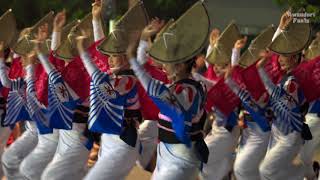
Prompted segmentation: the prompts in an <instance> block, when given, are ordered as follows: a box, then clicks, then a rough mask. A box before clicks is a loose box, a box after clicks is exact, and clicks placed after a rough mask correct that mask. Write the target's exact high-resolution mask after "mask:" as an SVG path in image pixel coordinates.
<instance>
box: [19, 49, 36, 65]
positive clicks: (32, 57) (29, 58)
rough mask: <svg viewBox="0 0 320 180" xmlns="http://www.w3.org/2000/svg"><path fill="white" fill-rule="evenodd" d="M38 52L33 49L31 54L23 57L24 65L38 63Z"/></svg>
mask: <svg viewBox="0 0 320 180" xmlns="http://www.w3.org/2000/svg"><path fill="white" fill-rule="evenodd" d="M37 63H38V60H37V53H36V52H35V51H31V52H30V53H29V54H27V55H26V56H24V57H22V66H23V67H27V66H28V65H31V64H37Z"/></svg>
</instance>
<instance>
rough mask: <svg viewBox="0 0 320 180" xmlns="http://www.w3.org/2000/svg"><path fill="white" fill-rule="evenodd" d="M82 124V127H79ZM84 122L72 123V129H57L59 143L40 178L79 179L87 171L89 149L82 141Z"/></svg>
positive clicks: (56, 179) (83, 139)
mask: <svg viewBox="0 0 320 180" xmlns="http://www.w3.org/2000/svg"><path fill="white" fill-rule="evenodd" d="M81 126H82V127H81ZM85 127H86V124H74V125H73V130H59V143H58V147H57V151H56V153H55V155H54V157H53V160H52V161H51V162H50V163H49V164H48V166H47V167H46V169H45V170H44V171H43V174H42V176H41V179H42V180H65V179H72V180H80V179H82V178H83V177H84V176H85V174H86V173H87V161H88V156H89V150H88V149H87V148H86V147H85V146H84V144H83V143H82V142H83V141H85V140H86V139H87V138H86V137H84V136H83V131H84V130H85Z"/></svg>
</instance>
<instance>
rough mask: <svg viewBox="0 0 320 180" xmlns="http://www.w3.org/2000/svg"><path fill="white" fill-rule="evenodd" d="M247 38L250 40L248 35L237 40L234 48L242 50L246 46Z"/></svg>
mask: <svg viewBox="0 0 320 180" xmlns="http://www.w3.org/2000/svg"><path fill="white" fill-rule="evenodd" d="M247 40H248V37H247V36H245V37H243V38H242V39H239V40H237V41H236V43H235V44H234V48H236V49H240V50H241V49H242V48H244V46H246V43H247Z"/></svg>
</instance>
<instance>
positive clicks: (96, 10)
mask: <svg viewBox="0 0 320 180" xmlns="http://www.w3.org/2000/svg"><path fill="white" fill-rule="evenodd" d="M101 9H102V5H101V0H95V2H94V3H92V17H93V19H94V20H100V18H101Z"/></svg>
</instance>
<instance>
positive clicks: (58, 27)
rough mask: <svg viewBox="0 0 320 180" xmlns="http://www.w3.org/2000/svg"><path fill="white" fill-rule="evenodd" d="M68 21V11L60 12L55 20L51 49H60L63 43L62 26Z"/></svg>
mask: <svg viewBox="0 0 320 180" xmlns="http://www.w3.org/2000/svg"><path fill="white" fill-rule="evenodd" d="M65 23H66V11H65V10H63V11H61V12H59V13H58V14H57V15H56V17H55V18H54V21H53V32H52V41H51V50H52V51H55V50H57V49H58V47H59V46H60V43H61V32H62V28H63V26H64V25H65Z"/></svg>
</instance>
